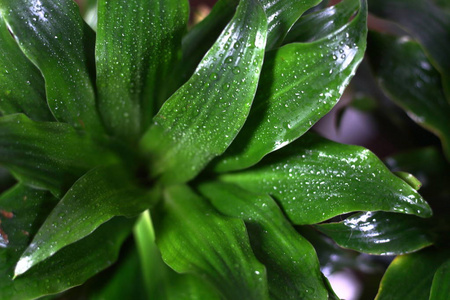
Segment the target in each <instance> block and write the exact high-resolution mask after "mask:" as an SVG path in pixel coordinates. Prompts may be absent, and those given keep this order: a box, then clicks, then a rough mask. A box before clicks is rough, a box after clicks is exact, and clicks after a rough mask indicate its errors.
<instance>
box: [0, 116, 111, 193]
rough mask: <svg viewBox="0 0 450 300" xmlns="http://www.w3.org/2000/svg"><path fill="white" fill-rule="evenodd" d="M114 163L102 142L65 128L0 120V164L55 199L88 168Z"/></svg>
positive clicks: (24, 120)
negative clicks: (47, 192) (50, 192)
mask: <svg viewBox="0 0 450 300" xmlns="http://www.w3.org/2000/svg"><path fill="white" fill-rule="evenodd" d="M117 160H118V158H117V156H116V155H115V154H114V153H113V152H112V151H111V150H110V149H109V147H108V145H107V143H106V142H105V141H100V140H94V139H92V138H91V137H90V136H89V135H87V134H86V133H84V132H79V131H76V130H75V129H74V128H73V127H72V126H70V125H68V124H64V123H56V122H34V121H31V120H30V119H28V118H27V117H26V116H25V115H21V114H17V115H9V116H4V117H0V163H1V164H3V165H4V166H6V167H7V168H8V169H9V170H10V171H11V172H12V173H14V174H15V176H16V178H18V179H20V180H21V181H23V182H24V183H26V184H28V185H32V186H36V187H38V188H44V189H49V190H50V191H52V193H53V194H55V195H56V196H58V197H60V196H62V195H63V194H64V193H65V192H66V191H67V189H68V188H70V186H71V185H72V184H73V183H74V182H75V181H76V180H77V179H78V178H79V177H80V176H81V175H83V174H84V173H86V172H87V171H88V170H90V169H91V168H93V167H95V166H98V165H105V164H110V163H114V162H116V161H117Z"/></svg>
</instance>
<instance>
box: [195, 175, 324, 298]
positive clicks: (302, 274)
mask: <svg viewBox="0 0 450 300" xmlns="http://www.w3.org/2000/svg"><path fill="white" fill-rule="evenodd" d="M199 189H200V191H201V192H202V193H203V194H204V195H205V196H207V197H208V198H209V200H210V201H211V203H212V204H213V205H214V206H215V207H216V208H217V209H218V210H219V211H220V212H221V213H223V214H225V215H227V216H230V217H235V218H242V219H243V220H244V221H245V223H246V225H247V230H248V232H249V237H250V243H251V245H252V249H253V251H254V252H255V255H256V257H257V258H258V260H259V261H261V262H262V263H263V264H264V265H265V266H266V268H267V278H268V281H269V291H270V295H271V299H326V298H327V296H328V292H327V290H326V287H325V285H324V282H323V280H322V274H321V273H320V270H319V261H318V259H317V255H316V252H315V251H314V248H313V247H312V245H311V244H310V243H309V242H308V241H307V240H306V239H305V238H303V237H302V236H301V235H299V234H298V233H297V232H296V231H295V229H294V228H293V227H292V225H291V224H290V223H289V222H288V221H287V220H286V218H285V216H284V215H283V213H282V212H281V210H280V209H279V208H278V206H277V204H276V203H275V202H274V201H273V199H272V198H271V197H270V196H268V195H264V194H255V193H252V192H248V191H246V190H244V189H242V188H240V187H239V186H236V185H234V184H226V183H220V182H209V183H206V184H201V185H200V186H199Z"/></svg>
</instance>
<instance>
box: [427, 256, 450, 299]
mask: <svg viewBox="0 0 450 300" xmlns="http://www.w3.org/2000/svg"><path fill="white" fill-rule="evenodd" d="M449 282H450V259H449V260H447V261H446V262H445V263H443V264H442V265H441V266H440V267H439V269H437V271H436V273H435V274H434V278H433V283H432V285H431V293H430V300H446V299H448V296H449V295H450V285H449V284H448V283H449Z"/></svg>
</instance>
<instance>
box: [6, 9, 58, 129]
mask: <svg viewBox="0 0 450 300" xmlns="http://www.w3.org/2000/svg"><path fill="white" fill-rule="evenodd" d="M0 68H1V70H2V71H1V72H0V113H1V114H3V115H8V114H14V113H25V114H26V115H27V116H29V117H30V118H32V119H34V120H37V121H51V120H54V118H53V116H52V114H51V112H50V110H49V108H48V106H47V100H46V99H45V85H44V79H43V78H42V76H41V74H40V73H39V70H38V69H37V68H36V67H35V66H34V65H33V64H32V63H31V62H30V61H29V60H28V59H27V58H26V57H25V55H23V53H22V51H21V50H20V48H19V46H18V45H17V43H16V42H15V41H14V38H13V37H12V36H11V33H10V32H9V30H8V28H7V27H6V24H5V23H4V21H3V18H2V17H1V16H0Z"/></svg>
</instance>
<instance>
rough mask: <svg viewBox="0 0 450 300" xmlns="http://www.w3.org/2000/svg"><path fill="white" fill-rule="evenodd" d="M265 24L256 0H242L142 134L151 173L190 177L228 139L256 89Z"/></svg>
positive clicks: (241, 120)
mask: <svg viewBox="0 0 450 300" xmlns="http://www.w3.org/2000/svg"><path fill="white" fill-rule="evenodd" d="M266 28H267V20H266V16H265V13H264V11H263V9H262V7H261V5H260V4H259V2H258V1H256V0H244V1H242V2H241V3H240V5H239V7H238V9H237V12H236V15H235V16H234V18H233V19H232V21H231V22H230V23H229V24H228V26H227V27H226V28H225V29H224V31H223V32H222V34H221V36H220V37H219V39H218V40H217V41H216V43H215V44H214V45H213V47H212V48H211V49H210V50H209V52H208V53H207V54H206V56H205V57H204V58H203V60H202V62H201V63H200V65H199V66H198V68H197V70H196V72H195V73H194V75H193V76H192V77H191V79H189V81H188V82H187V83H185V84H184V85H183V86H182V87H181V88H180V89H179V90H178V91H177V92H176V93H175V94H174V95H173V96H172V97H171V98H169V99H168V100H167V102H166V103H165V104H164V105H163V107H162V108H161V110H160V111H159V113H158V114H157V115H156V117H155V118H154V121H153V125H152V126H151V127H150V129H149V130H148V131H147V133H146V134H145V136H144V138H143V141H142V148H143V150H144V151H145V152H146V153H149V154H150V155H151V158H152V165H151V170H152V172H153V174H152V175H153V176H156V175H158V174H161V173H164V174H163V178H162V180H163V181H166V182H185V181H188V180H189V179H191V178H193V177H194V176H195V175H197V174H198V173H199V172H200V171H201V170H202V168H203V167H204V166H205V164H206V163H208V162H209V161H210V160H211V159H212V158H214V157H215V156H217V155H219V154H221V153H223V151H224V150H225V149H226V148H227V147H228V145H229V144H230V143H231V142H232V140H233V139H234V137H235V136H236V135H237V133H238V132H239V130H240V129H241V127H242V125H243V124H244V122H245V119H246V117H247V115H248V112H249V110H250V106H251V103H252V101H253V97H254V95H255V92H256V86H257V84H258V79H259V73H260V70H261V65H262V61H263V56H264V46H265V42H266Z"/></svg>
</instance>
